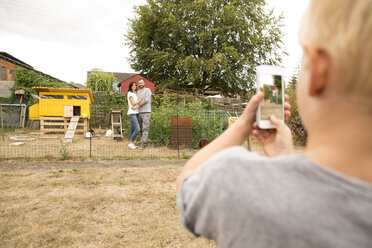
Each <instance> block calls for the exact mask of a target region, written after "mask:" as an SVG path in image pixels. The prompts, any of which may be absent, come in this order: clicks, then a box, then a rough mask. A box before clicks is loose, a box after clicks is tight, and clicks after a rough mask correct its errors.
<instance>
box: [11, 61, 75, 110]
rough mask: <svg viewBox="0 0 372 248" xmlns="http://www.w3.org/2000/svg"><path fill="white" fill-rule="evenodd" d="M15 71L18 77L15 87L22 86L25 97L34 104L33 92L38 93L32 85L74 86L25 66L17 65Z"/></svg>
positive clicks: (51, 86) (25, 100)
mask: <svg viewBox="0 0 372 248" xmlns="http://www.w3.org/2000/svg"><path fill="white" fill-rule="evenodd" d="M14 73H15V78H16V79H15V83H14V87H13V88H14V89H15V88H21V89H23V90H24V91H25V94H24V97H23V99H24V102H26V103H27V104H29V105H31V104H33V100H32V97H31V94H36V92H35V91H34V90H33V89H32V87H48V88H72V86H71V85H70V84H68V83H65V82H61V81H57V80H53V79H50V78H48V77H46V76H44V75H41V74H39V73H36V72H35V71H31V70H28V69H26V68H23V67H19V66H16V67H15V69H14ZM13 97H14V96H13Z"/></svg>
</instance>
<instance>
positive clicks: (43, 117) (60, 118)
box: [40, 116, 64, 121]
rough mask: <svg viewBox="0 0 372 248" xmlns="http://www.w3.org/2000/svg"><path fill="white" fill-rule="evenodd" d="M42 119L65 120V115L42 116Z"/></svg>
mask: <svg viewBox="0 0 372 248" xmlns="http://www.w3.org/2000/svg"><path fill="white" fill-rule="evenodd" d="M40 120H61V121H63V120H64V117H59V116H40Z"/></svg>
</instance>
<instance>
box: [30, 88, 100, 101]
mask: <svg viewBox="0 0 372 248" xmlns="http://www.w3.org/2000/svg"><path fill="white" fill-rule="evenodd" d="M33 89H34V90H35V91H36V93H37V94H39V93H40V92H61V93H88V95H89V98H90V101H91V102H93V96H92V91H91V90H90V89H71V88H47V87H33Z"/></svg>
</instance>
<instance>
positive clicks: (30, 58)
mask: <svg viewBox="0 0 372 248" xmlns="http://www.w3.org/2000/svg"><path fill="white" fill-rule="evenodd" d="M266 1H267V2H268V4H269V6H270V7H272V8H274V9H275V12H276V13H277V14H279V13H280V12H283V13H284V17H285V25H286V26H285V28H284V32H285V37H284V39H283V41H284V43H285V46H286V49H287V51H288V52H289V53H290V56H288V57H286V58H285V60H284V66H285V67H286V68H287V73H286V74H287V76H288V77H289V76H290V75H291V74H292V71H293V69H294V68H295V66H296V63H297V61H298V60H299V58H300V56H301V49H300V47H299V46H298V44H297V31H298V22H299V20H300V16H301V13H302V12H303V10H304V9H305V7H306V4H307V3H308V0H266ZM145 3H146V0H0V51H3V52H7V53H9V54H11V55H13V56H14V57H16V58H18V59H20V60H22V61H24V62H25V63H27V64H29V65H31V66H33V67H34V68H35V69H36V70H39V71H42V72H43V73H46V74H49V75H51V76H53V77H56V78H59V79H61V80H63V81H66V82H75V83H80V84H85V81H86V74H87V71H89V70H91V69H93V68H100V69H102V70H104V71H110V72H134V71H133V70H132V69H131V68H130V66H129V64H128V61H127V58H128V57H129V49H128V48H127V47H126V46H125V45H124V44H123V43H124V42H125V39H124V36H123V35H124V34H125V33H126V31H127V19H128V18H132V17H133V15H134V14H133V6H135V5H141V4H145Z"/></svg>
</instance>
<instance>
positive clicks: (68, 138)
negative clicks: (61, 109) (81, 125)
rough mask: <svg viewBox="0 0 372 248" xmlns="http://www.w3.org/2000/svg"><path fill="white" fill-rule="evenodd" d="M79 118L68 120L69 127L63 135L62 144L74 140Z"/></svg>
mask: <svg viewBox="0 0 372 248" xmlns="http://www.w3.org/2000/svg"><path fill="white" fill-rule="evenodd" d="M79 118H80V117H79V116H73V117H72V118H71V120H70V125H69V126H68V128H67V132H66V134H65V138H64V142H65V143H67V142H72V139H73V138H74V134H75V130H76V126H77V124H78V122H79Z"/></svg>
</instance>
